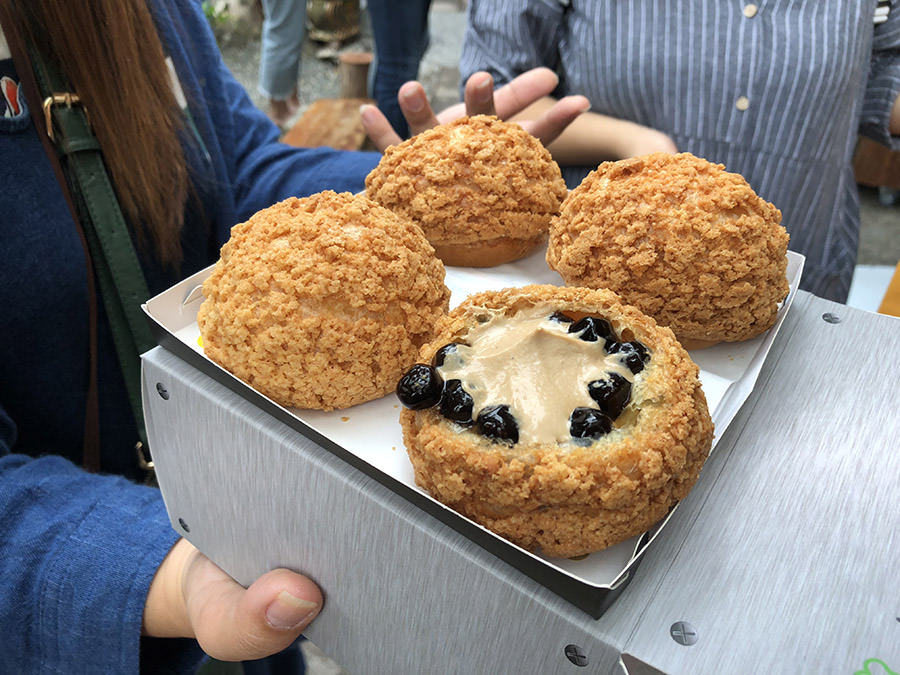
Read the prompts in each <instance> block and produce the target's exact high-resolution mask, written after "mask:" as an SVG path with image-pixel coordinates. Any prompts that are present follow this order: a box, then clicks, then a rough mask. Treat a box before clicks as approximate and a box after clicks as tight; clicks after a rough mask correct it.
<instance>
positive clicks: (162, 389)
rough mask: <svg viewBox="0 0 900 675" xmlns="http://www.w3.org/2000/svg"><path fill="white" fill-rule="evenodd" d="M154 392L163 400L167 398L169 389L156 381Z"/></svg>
mask: <svg viewBox="0 0 900 675" xmlns="http://www.w3.org/2000/svg"><path fill="white" fill-rule="evenodd" d="M156 393H157V394H159V395H160V396H161V397H162V399H163V400H164V401H168V400H169V390H168V389H166V388H165V387H164V386H163V383H162V382H157V383H156Z"/></svg>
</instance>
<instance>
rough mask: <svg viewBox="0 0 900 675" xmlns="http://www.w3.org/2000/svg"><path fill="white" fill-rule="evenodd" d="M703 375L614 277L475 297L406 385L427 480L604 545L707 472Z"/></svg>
mask: <svg viewBox="0 0 900 675" xmlns="http://www.w3.org/2000/svg"><path fill="white" fill-rule="evenodd" d="M698 374H699V370H698V368H697V366H696V365H695V364H694V363H693V361H691V359H690V357H689V356H688V354H687V352H686V351H685V350H684V348H683V347H682V346H681V345H680V344H679V343H678V341H677V340H676V339H675V336H674V335H673V334H672V331H671V330H669V329H668V328H663V327H660V326H658V325H657V324H656V322H654V321H653V319H651V318H650V317H648V316H646V315H644V314H643V313H641V312H640V311H638V310H637V309H635V308H634V307H630V306H627V305H625V304H623V303H622V302H621V300H620V299H619V297H618V296H617V295H616V294H615V293H613V292H612V291H608V290H590V289H585V288H574V287H559V286H551V285H535V286H526V287H523V288H510V289H506V290H503V291H490V292H485V293H480V294H477V295H473V296H470V297H469V298H467V299H466V300H465V301H463V303H462V304H461V305H459V306H458V307H456V308H455V309H453V310H452V311H451V312H450V314H449V315H448V316H447V317H445V318H444V319H443V320H442V321H441V322H440V324H439V326H438V332H437V335H436V336H435V338H434V340H432V342H431V343H429V344H428V345H426V346H424V347H423V348H422V351H421V358H420V363H418V364H416V365H415V366H413V367H412V368H410V369H409V370H408V371H407V372H406V374H405V375H404V376H403V378H401V380H400V382H399V384H398V386H397V395H398V397H399V399H400V401H401V403H402V404H403V405H404V409H403V410H402V411H401V414H400V423H401V426H402V429H403V440H404V444H405V446H406V449H407V452H408V454H409V458H410V461H411V462H412V465H413V467H414V470H415V480H416V483H417V484H418V485H419V486H421V487H422V488H423V489H425V490H426V491H427V492H428V493H430V494H431V495H432V496H433V497H434V498H435V499H437V500H439V501H441V502H443V503H444V504H446V505H448V506H450V507H452V508H453V509H455V510H457V511H459V512H460V513H462V514H463V515H465V516H467V517H469V518H471V519H472V520H474V521H475V522H477V523H480V524H482V525H484V526H485V527H487V528H489V529H490V530H492V531H493V532H495V533H497V534H499V535H500V536H502V537H505V538H507V539H509V540H510V541H512V542H513V543H515V544H518V545H519V546H521V547H523V548H525V549H529V550H539V551H541V552H543V553H544V554H546V555H548V556H566V557H568V556H578V555H582V554H586V553H590V552H592V551H598V550H601V549H604V548H606V547H608V546H611V545H613V544H616V543H618V542H621V541H623V540H625V539H628V538H630V537H632V536H634V535H636V534H639V533H642V532H644V531H646V530H647V529H648V528H649V527H651V526H652V525H653V524H654V523H656V522H658V521H659V520H660V519H661V518H662V517H663V516H665V514H666V513H667V512H668V510H669V509H670V508H671V507H672V506H673V505H674V504H675V503H676V502H677V501H678V500H680V499H682V498H683V497H684V496H685V495H687V493H688V491H689V490H690V489H691V487H692V486H693V485H694V483H695V481H696V480H697V477H698V475H699V474H700V469H701V467H702V466H703V463H704V461H705V460H706V457H707V455H708V454H709V450H710V447H711V445H712V438H713V425H712V422H711V420H710V415H709V410H708V408H707V404H706V398H705V396H704V394H703V390H702V388H701V386H700V381H699V378H698Z"/></svg>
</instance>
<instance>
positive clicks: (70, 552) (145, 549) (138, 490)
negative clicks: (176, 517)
mask: <svg viewBox="0 0 900 675" xmlns="http://www.w3.org/2000/svg"><path fill="white" fill-rule="evenodd" d="M0 416H2V411H0ZM7 420H8V418H7ZM0 440H2V439H0ZM0 445H5V444H2V443H0ZM4 452H5V447H3V448H2V449H0V455H3V453H4ZM177 538H178V537H177V535H176V533H175V532H174V530H173V529H172V527H171V525H170V523H169V520H168V517H167V516H166V512H165V508H164V506H163V502H162V498H161V497H160V493H159V491H158V490H156V489H153V488H149V487H144V486H140V485H135V484H133V483H130V482H129V481H127V480H125V479H122V478H118V477H114V476H98V475H93V474H88V473H86V472H84V471H82V470H81V469H79V468H78V467H76V466H74V465H73V464H71V463H70V462H69V461H67V460H65V459H62V458H60V457H56V456H48V457H43V458H40V459H32V458H29V457H24V456H22V455H5V456H0V579H2V580H3V583H2V584H0V632H2V635H3V642H4V648H3V649H2V650H0V672H4V673H46V672H57V673H59V672H84V673H137V672H139V671H140V670H141V663H144V664H145V665H146V664H151V663H158V662H160V661H161V659H160V658H159V655H160V654H162V653H164V654H165V656H166V658H165V661H166V663H167V667H166V670H167V671H168V672H179V671H181V672H191V671H192V670H193V669H194V668H196V666H197V665H198V663H199V662H200V660H201V659H202V658H203V654H202V652H200V650H199V647H197V644H196V642H195V641H193V640H149V639H142V638H141V621H142V617H143V610H144V602H145V599H146V595H147V590H148V588H149V586H150V582H151V580H152V579H153V575H154V574H155V572H156V569H157V568H158V567H159V564H160V562H161V561H162V559H163V558H164V557H165V555H166V554H167V553H168V551H169V549H171V547H172V545H173V544H174V543H175V541H176V539H177ZM157 652H158V653H157ZM151 669H152V668H151ZM147 670H148V669H147V668H145V669H144V672H147Z"/></svg>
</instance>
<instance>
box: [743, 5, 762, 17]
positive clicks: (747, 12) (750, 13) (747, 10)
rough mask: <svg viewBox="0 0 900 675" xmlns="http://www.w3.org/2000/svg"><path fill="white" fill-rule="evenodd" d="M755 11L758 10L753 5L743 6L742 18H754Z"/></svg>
mask: <svg viewBox="0 0 900 675" xmlns="http://www.w3.org/2000/svg"><path fill="white" fill-rule="evenodd" d="M757 10H759V7H757V6H756V5H754V4H753V3H750V4H749V5H744V16H746V17H747V18H748V19H752V18H753V17H754V16H756V12H757Z"/></svg>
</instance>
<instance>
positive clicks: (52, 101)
mask: <svg viewBox="0 0 900 675" xmlns="http://www.w3.org/2000/svg"><path fill="white" fill-rule="evenodd" d="M75 103H77V104H78V105H81V99H80V98H78V94H72V93H69V92H65V93H62V94H50V96H48V97H47V98H45V99H44V105H43V108H44V124H46V126H47V135H48V136H49V137H50V140H51V141H52V140H53V120H52V119H51V117H50V114H51V112H52V110H51V109H52V108H53V106H54V105H66V106H68V107H69V108H71V107H72V105H73V104H75Z"/></svg>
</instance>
